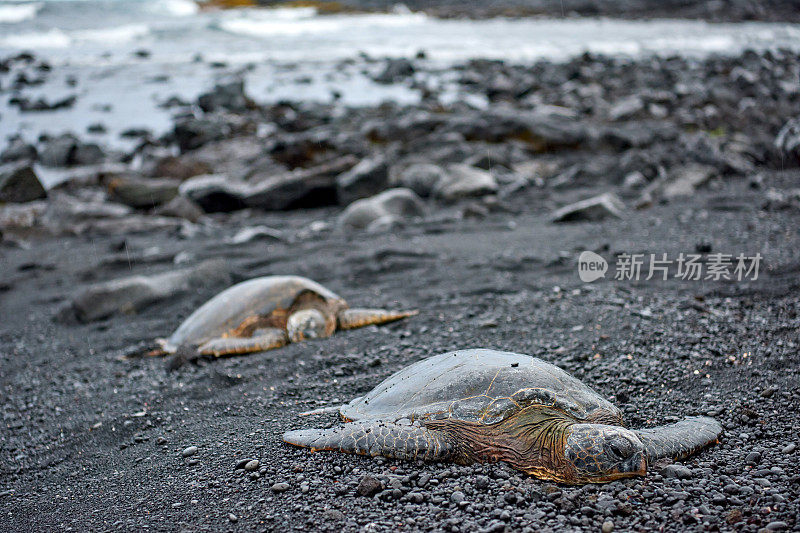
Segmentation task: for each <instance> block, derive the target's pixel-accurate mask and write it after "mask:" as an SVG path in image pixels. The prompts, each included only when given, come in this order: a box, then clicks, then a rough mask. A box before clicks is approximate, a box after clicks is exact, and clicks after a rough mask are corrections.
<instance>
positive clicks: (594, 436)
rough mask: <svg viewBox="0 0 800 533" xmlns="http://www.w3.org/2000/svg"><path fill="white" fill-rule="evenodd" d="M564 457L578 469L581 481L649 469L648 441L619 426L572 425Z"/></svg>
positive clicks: (638, 473) (601, 480)
mask: <svg viewBox="0 0 800 533" xmlns="http://www.w3.org/2000/svg"><path fill="white" fill-rule="evenodd" d="M564 460H565V461H567V463H568V464H571V466H572V467H573V468H574V481H575V482H577V483H604V482H606V481H614V480H615V479H620V478H624V477H632V476H643V475H645V473H646V472H647V462H646V455H645V447H644V444H642V441H641V440H640V439H639V437H637V436H636V434H635V433H634V432H633V431H631V430H629V429H625V428H623V427H619V426H606V425H603V424H575V425H573V426H571V428H570V433H569V435H568V436H567V440H566V444H565V446H564ZM571 477H573V476H571Z"/></svg>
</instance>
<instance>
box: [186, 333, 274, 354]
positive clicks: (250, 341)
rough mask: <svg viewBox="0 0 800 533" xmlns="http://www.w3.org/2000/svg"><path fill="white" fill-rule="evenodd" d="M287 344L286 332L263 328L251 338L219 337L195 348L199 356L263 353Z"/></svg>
mask: <svg viewBox="0 0 800 533" xmlns="http://www.w3.org/2000/svg"><path fill="white" fill-rule="evenodd" d="M287 344H289V338H288V337H287V336H286V331H284V330H283V329H280V328H265V329H260V330H257V331H256V332H255V335H253V336H252V337H220V338H217V339H211V340H210V341H208V342H206V343H204V344H203V345H201V346H200V347H199V348H197V353H198V354H199V355H213V356H215V357H220V356H222V355H234V354H245V353H253V352H263V351H266V350H272V349H273V348H280V347H281V346H286V345H287Z"/></svg>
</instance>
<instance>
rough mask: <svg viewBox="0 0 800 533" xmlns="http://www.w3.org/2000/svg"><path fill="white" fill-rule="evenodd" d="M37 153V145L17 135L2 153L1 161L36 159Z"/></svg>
mask: <svg viewBox="0 0 800 533" xmlns="http://www.w3.org/2000/svg"><path fill="white" fill-rule="evenodd" d="M36 155H37V151H36V147H35V146H33V145H32V144H28V143H26V142H25V141H24V140H22V139H21V138H19V137H17V138H16V139H13V140H12V141H11V142H10V143H9V144H8V146H7V147H6V149H5V150H3V152H2V153H0V163H11V162H15V161H33V160H35V159H36Z"/></svg>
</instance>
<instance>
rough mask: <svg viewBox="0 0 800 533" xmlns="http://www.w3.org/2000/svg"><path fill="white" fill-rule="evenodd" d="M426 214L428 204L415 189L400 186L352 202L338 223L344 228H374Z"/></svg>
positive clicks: (340, 216) (388, 225) (385, 226)
mask: <svg viewBox="0 0 800 533" xmlns="http://www.w3.org/2000/svg"><path fill="white" fill-rule="evenodd" d="M424 214H425V206H424V204H423V203H422V200H421V199H420V197H419V196H417V195H416V193H414V191H412V190H410V189H404V188H397V189H389V190H388V191H384V192H382V193H380V194H378V195H376V196H373V197H371V198H363V199H361V200H357V201H355V202H353V203H352V204H350V205H349V206H348V207H347V209H345V210H344V211H343V212H342V214H341V215H339V219H338V221H337V224H338V226H339V227H340V228H342V229H345V230H373V231H374V230H378V229H382V228H387V227H390V226H392V225H395V224H399V223H402V221H404V220H408V219H413V218H418V217H422V216H423V215H424Z"/></svg>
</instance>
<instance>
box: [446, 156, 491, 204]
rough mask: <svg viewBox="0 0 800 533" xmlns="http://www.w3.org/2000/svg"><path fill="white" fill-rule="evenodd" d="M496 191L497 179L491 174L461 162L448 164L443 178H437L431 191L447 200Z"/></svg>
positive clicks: (483, 194)
mask: <svg viewBox="0 0 800 533" xmlns="http://www.w3.org/2000/svg"><path fill="white" fill-rule="evenodd" d="M496 192H497V181H495V179H494V176H492V174H490V173H489V172H487V171H485V170H481V169H479V168H475V167H470V166H468V165H462V164H452V165H448V166H447V168H446V172H445V174H444V176H443V178H442V179H440V180H439V182H438V183H437V184H436V186H435V187H434V191H433V193H434V195H435V196H437V197H439V198H441V199H442V200H445V201H448V202H452V201H456V200H460V199H462V198H472V197H476V196H485V195H487V194H494V193H496Z"/></svg>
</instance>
